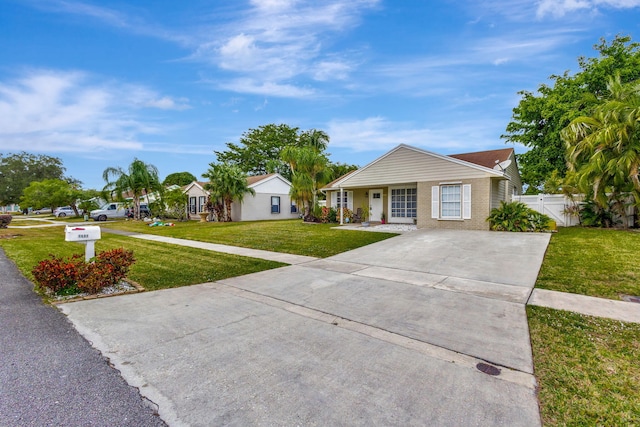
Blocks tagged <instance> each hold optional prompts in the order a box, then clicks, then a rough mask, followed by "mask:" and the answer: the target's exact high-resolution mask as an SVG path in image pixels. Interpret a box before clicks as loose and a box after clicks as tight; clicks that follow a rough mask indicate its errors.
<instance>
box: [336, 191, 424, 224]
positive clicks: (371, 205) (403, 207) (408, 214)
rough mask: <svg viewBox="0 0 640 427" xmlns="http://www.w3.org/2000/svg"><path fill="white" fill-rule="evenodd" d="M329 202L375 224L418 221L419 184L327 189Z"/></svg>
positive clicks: (339, 210) (412, 222)
mask: <svg viewBox="0 0 640 427" xmlns="http://www.w3.org/2000/svg"><path fill="white" fill-rule="evenodd" d="M326 194H327V205H328V206H329V207H331V208H334V209H337V210H338V220H339V221H340V223H341V224H343V223H344V222H345V221H344V218H341V215H340V213H341V212H342V210H341V209H340V208H341V207H346V208H347V209H349V210H351V211H352V212H353V217H354V221H355V222H362V221H364V220H367V221H369V222H374V223H381V224H384V223H390V224H415V221H416V218H417V214H418V194H417V184H416V183H408V184H402V185H393V186H376V187H361V188H339V189H338V190H331V191H327V192H326Z"/></svg>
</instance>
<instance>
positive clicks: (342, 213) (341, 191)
mask: <svg viewBox="0 0 640 427" xmlns="http://www.w3.org/2000/svg"><path fill="white" fill-rule="evenodd" d="M343 193H344V190H342V187H340V192H339V193H338V196H339V197H340V199H339V200H340V203H339V204H338V205H339V206H340V225H344V209H342V203H343V200H344V199H343V197H344V194H343Z"/></svg>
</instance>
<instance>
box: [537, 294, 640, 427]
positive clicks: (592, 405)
mask: <svg viewBox="0 0 640 427" xmlns="http://www.w3.org/2000/svg"><path fill="white" fill-rule="evenodd" d="M527 315H528V318H529V328H530V332H531V344H532V348H533V359H534V365H535V374H536V377H537V379H538V382H539V399H540V406H541V413H542V420H543V424H544V425H545V426H564V425H581V426H582V425H584V426H631V425H640V398H639V396H640V366H639V365H638V360H639V359H640V324H635V323H624V322H619V321H615V320H609V319H601V318H596V317H590V316H584V315H581V314H577V313H572V312H568V311H561V310H554V309H551V308H544V307H535V306H528V307H527Z"/></svg>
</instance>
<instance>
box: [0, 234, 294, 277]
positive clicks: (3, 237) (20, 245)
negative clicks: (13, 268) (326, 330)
mask: <svg viewBox="0 0 640 427" xmlns="http://www.w3.org/2000/svg"><path fill="white" fill-rule="evenodd" d="M0 247H2V248H3V249H4V251H5V253H6V254H7V256H8V257H9V258H10V259H11V260H13V261H14V262H15V263H16V265H17V266H18V268H19V269H20V271H21V272H22V274H23V275H25V277H27V278H29V280H33V276H32V275H31V270H32V269H33V267H34V266H35V265H36V264H37V263H38V262H39V261H40V260H43V259H45V258H47V257H48V256H49V254H54V255H56V256H63V257H68V256H71V255H73V254H84V246H83V245H82V244H79V243H74V242H65V241H64V227H62V226H61V227H47V228H38V229H13V230H12V229H5V230H0ZM119 247H122V248H125V249H130V250H133V252H134V255H135V257H136V262H135V264H134V265H133V266H132V267H131V270H130V272H129V277H130V278H131V279H132V280H134V281H136V282H138V283H140V284H141V285H142V286H143V287H144V288H145V289H147V290H157V289H165V288H173V287H178V286H186V285H193V284H197V283H204V282H211V281H215V280H221V279H225V278H228V277H235V276H240V275H244V274H249V273H255V272H258V271H263V270H268V269H272V268H277V267H281V266H284V265H286V264H282V263H278V262H273V261H266V260H261V259H256V258H248V257H241V256H236V255H228V254H221V253H218V252H212V251H207V250H203V249H195V248H186V247H182V246H180V247H178V246H175V245H170V244H165V243H157V242H149V241H144V240H138V239H132V238H129V237H126V236H117V235H112V234H106V233H103V234H102V239H101V240H99V241H98V242H96V251H104V250H107V249H113V248H119Z"/></svg>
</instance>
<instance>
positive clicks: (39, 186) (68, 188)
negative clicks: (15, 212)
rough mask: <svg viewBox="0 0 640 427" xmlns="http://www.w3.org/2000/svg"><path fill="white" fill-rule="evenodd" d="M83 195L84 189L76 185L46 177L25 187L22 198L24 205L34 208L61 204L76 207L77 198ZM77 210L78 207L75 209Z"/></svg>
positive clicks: (54, 206)
mask: <svg viewBox="0 0 640 427" xmlns="http://www.w3.org/2000/svg"><path fill="white" fill-rule="evenodd" d="M81 195H82V191H81V190H79V189H78V188H76V187H75V186H74V185H72V184H70V183H69V182H67V181H64V180H61V179H45V180H42V181H34V182H32V183H31V184H29V186H28V187H27V188H25V189H24V194H23V195H22V197H21V199H20V204H21V205H22V206H23V207H25V208H26V207H28V206H31V207H33V208H34V209H40V208H45V207H47V208H51V210H53V209H55V208H57V207H60V206H67V205H68V206H71V207H75V204H76V200H78V198H79V197H80V196H81ZM74 210H76V209H74Z"/></svg>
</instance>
